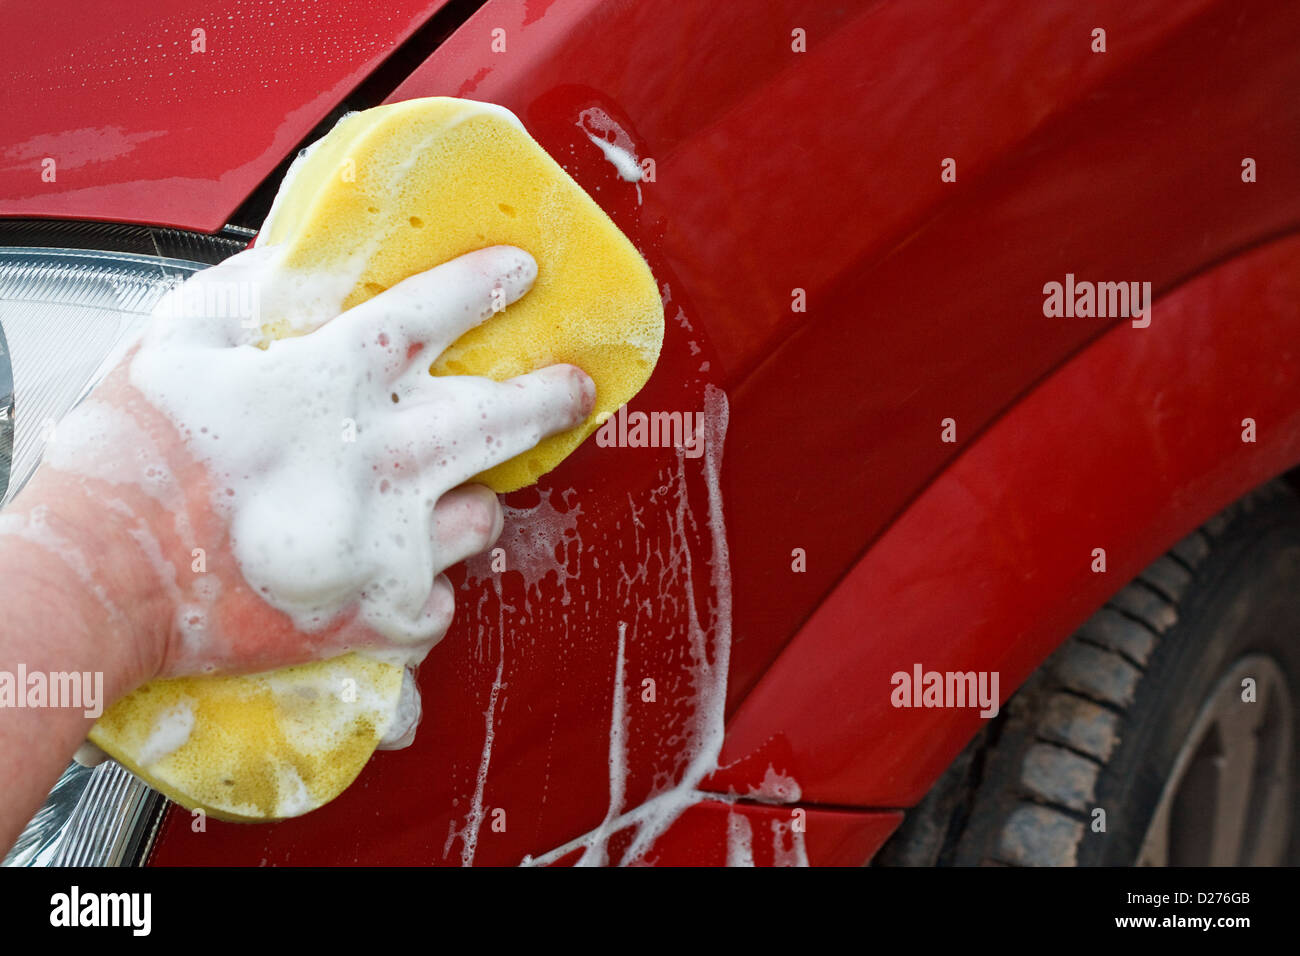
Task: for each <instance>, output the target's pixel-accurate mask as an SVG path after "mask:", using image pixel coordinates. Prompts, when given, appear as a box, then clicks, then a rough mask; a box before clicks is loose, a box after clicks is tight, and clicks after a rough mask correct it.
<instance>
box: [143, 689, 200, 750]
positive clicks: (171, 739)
mask: <svg viewBox="0 0 1300 956" xmlns="http://www.w3.org/2000/svg"><path fill="white" fill-rule="evenodd" d="M193 731H194V708H193V706H192V704H191V702H190V701H188V700H182V701H178V702H177V703H176V705H175V706H173V707H169V708H167V710H165V711H163V712H162V713H161V714H159V715H158V718H157V719H156V720H155V721H154V724H153V727H152V728H151V729H150V731H149V736H148V738H146V740H145V742H144V744H143V745H142V746H141V747H140V753H139V758H138V759H139V761H140V766H141V767H151V766H153V765H154V764H156V763H157V762H158V761H160V760H162V759H163V758H164V757H166V756H168V755H169V754H171V753H174V752H175V751H176V750H178V749H180V748H181V747H183V746H184V745H185V742H186V741H187V740H189V739H190V734H191V733H193Z"/></svg>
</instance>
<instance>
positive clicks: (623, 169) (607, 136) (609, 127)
mask: <svg viewBox="0 0 1300 956" xmlns="http://www.w3.org/2000/svg"><path fill="white" fill-rule="evenodd" d="M576 125H577V127H578V128H579V129H580V130H582V131H583V133H585V134H586V136H587V139H589V140H591V141H592V142H593V143H595V144H596V146H598V147H599V148H600V151H601V152H602V153H604V154H605V158H606V159H607V160H609V162H610V163H611V164H612V165H613V167H614V169H615V170H616V171H617V172H618V175H619V178H620V179H622V180H623V181H624V182H627V183H636V201H637V204H638V205H640V203H641V180H642V178H643V177H644V176H645V173H644V172H643V171H642V169H641V161H640V160H639V159H637V155H636V145H635V144H634V143H633V142H632V137H631V136H629V135H628V134H627V132H626V131H624V129H623V128H622V127H621V126H619V125H618V124H617V123H615V122H614V120H612V119H611V118H610V116H609V114H608V113H606V112H605V111H604V110H602V109H601V108H600V107H598V106H593V107H591V108H590V109H585V110H583V111H582V112H581V113H579V114H578V122H577V124H576Z"/></svg>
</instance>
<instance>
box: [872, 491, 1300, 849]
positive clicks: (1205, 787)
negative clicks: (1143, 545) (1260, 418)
mask: <svg viewBox="0 0 1300 956" xmlns="http://www.w3.org/2000/svg"><path fill="white" fill-rule="evenodd" d="M1297 703H1300V500H1298V499H1297V497H1296V495H1295V493H1294V492H1293V491H1292V490H1291V489H1290V488H1289V487H1288V486H1286V485H1285V484H1282V483H1281V482H1275V483H1273V484H1270V485H1268V486H1266V487H1265V488H1263V489H1261V490H1259V491H1257V492H1255V493H1253V494H1251V495H1249V496H1247V497H1246V498H1244V499H1242V500H1241V501H1240V502H1238V503H1237V504H1235V505H1234V506H1232V507H1231V508H1229V509H1228V510H1227V511H1225V512H1223V513H1222V514H1220V515H1218V516H1216V517H1215V518H1214V519H1211V520H1210V521H1209V522H1207V523H1206V524H1205V526H1203V527H1202V528H1200V529H1199V530H1197V531H1196V532H1194V533H1193V534H1191V535H1190V536H1188V537H1187V538H1186V539H1184V540H1183V541H1182V542H1180V543H1179V544H1178V545H1177V546H1175V547H1174V548H1173V549H1172V550H1171V551H1170V552H1169V553H1168V554H1167V555H1165V556H1164V557H1162V558H1160V559H1159V560H1158V561H1156V562H1155V563H1154V564H1153V565H1151V567H1149V568H1148V569H1147V570H1146V571H1144V572H1143V573H1142V574H1141V575H1139V577H1138V578H1137V579H1136V580H1135V581H1133V582H1132V583H1130V584H1129V585H1128V586H1127V587H1125V588H1124V589H1123V590H1122V591H1121V592H1120V593H1119V594H1117V595H1116V596H1115V598H1114V599H1112V600H1111V601H1110V602H1108V603H1107V605H1106V606H1105V607H1103V608H1102V609H1101V610H1100V611H1099V612H1097V614H1096V615H1094V616H1093V617H1092V618H1091V619H1090V620H1089V621H1088V622H1087V623H1086V624H1085V625H1084V626H1083V627H1082V628H1080V629H1079V631H1078V632H1077V633H1076V634H1075V635H1074V636H1073V637H1071V638H1070V640H1068V641H1067V642H1066V643H1065V644H1064V645H1063V646H1062V647H1061V648H1060V649H1059V650H1058V651H1057V652H1056V653H1055V654H1054V655H1053V656H1052V657H1051V658H1049V659H1048V661H1047V662H1045V663H1044V665H1043V666H1042V667H1041V668H1040V669H1039V670H1038V671H1037V672H1036V673H1035V674H1034V675H1033V677H1032V678H1031V679H1030V680H1029V681H1028V682H1026V684H1025V686H1024V687H1023V688H1021V690H1020V691H1019V692H1018V693H1017V694H1016V695H1015V696H1014V697H1013V698H1012V699H1011V700H1010V701H1008V703H1007V706H1006V707H1005V708H1003V711H1002V714H1000V715H999V717H998V718H996V719H995V720H994V721H993V722H991V724H990V726H989V727H988V728H986V730H985V731H983V732H982V733H981V734H980V735H979V736H978V737H977V738H976V739H975V740H974V741H972V743H971V745H970V746H969V747H968V748H967V750H966V751H965V752H963V754H962V756H961V758H959V759H958V760H957V761H956V762H954V765H953V767H952V768H950V770H949V772H948V773H946V774H945V775H944V778H943V779H941V780H940V781H939V783H938V784H937V785H936V787H935V789H934V790H933V791H932V792H931V794H929V795H928V796H927V797H926V800H925V801H923V802H922V804H921V805H920V806H918V807H917V808H916V810H915V811H914V812H913V814H911V815H910V816H909V819H908V820H907V821H906V822H905V823H904V825H903V826H902V827H901V828H900V830H899V832H898V833H897V834H896V835H895V837H894V838H893V839H892V840H891V841H890V843H889V844H888V845H887V846H886V847H885V848H884V849H882V851H881V853H880V854H878V857H877V862H878V863H880V864H883V865H890V864H903V865H906V864H921V863H938V864H957V865H979V864H986V865H1011V866H1074V865H1083V866H1089V865H1133V864H1137V865H1181V866H1190V865H1276V864H1280V863H1287V862H1294V861H1295V860H1296V859H1297V853H1296V847H1297V843H1298V842H1300V841H1297V838H1296V829H1297V827H1296V826H1295V816H1296V810H1297V807H1298V806H1300V801H1298V799H1297V797H1298V796H1300V791H1298V790H1297V772H1296V770H1297V766H1298V765H1300V753H1298V751H1297V747H1298V744H1300V737H1298V736H1297V726H1296V724H1297V710H1296V707H1297Z"/></svg>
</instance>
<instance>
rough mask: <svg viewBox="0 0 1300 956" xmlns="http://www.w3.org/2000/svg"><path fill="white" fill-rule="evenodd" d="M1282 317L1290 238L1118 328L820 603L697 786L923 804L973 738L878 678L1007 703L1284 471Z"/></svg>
mask: <svg viewBox="0 0 1300 956" xmlns="http://www.w3.org/2000/svg"><path fill="white" fill-rule="evenodd" d="M1297 303H1300V237H1292V238H1288V239H1285V240H1280V241H1278V242H1275V243H1272V244H1270V245H1268V246H1266V247H1264V248H1262V249H1259V250H1256V251H1254V252H1251V253H1250V254H1248V255H1246V256H1243V257H1241V258H1239V259H1236V260H1234V261H1233V262H1231V263H1229V264H1227V265H1224V266H1221V267H1219V268H1217V269H1214V270H1212V271H1211V272H1209V273H1207V274H1205V275H1203V276H1200V277H1199V278H1197V279H1195V280H1194V281H1192V282H1190V283H1188V284H1187V285H1185V286H1183V287H1182V288H1180V289H1179V290H1177V291H1176V292H1174V293H1173V294H1171V295H1170V296H1168V297H1167V298H1165V299H1162V300H1161V301H1159V302H1157V304H1156V309H1155V313H1154V316H1153V321H1152V324H1151V327H1150V328H1146V329H1133V328H1129V327H1125V326H1121V327H1119V328H1116V329H1114V330H1113V331H1111V332H1110V333H1108V334H1107V335H1106V336H1104V337H1103V338H1102V339H1101V340H1099V341H1098V342H1097V343H1096V344H1094V345H1093V346H1092V347H1090V348H1089V349H1088V350H1087V351H1086V352H1084V353H1083V354H1082V355H1080V356H1078V357H1077V358H1076V359H1075V360H1074V361H1073V362H1071V363H1070V364H1069V365H1067V366H1066V367H1065V368H1064V369H1062V370H1061V371H1060V372H1059V373H1057V374H1056V375H1054V376H1053V377H1052V378H1051V379H1050V380H1049V381H1048V382H1046V383H1045V384H1044V385H1043V386H1042V387H1040V388H1038V389H1036V390H1035V391H1034V392H1033V393H1032V394H1031V395H1029V396H1028V397H1027V398H1026V399H1025V401H1023V402H1021V403H1020V404H1018V405H1017V406H1016V407H1015V408H1014V409H1013V410H1012V411H1011V412H1009V413H1008V414H1007V415H1006V416H1004V417H1003V418H1002V419H1001V420H999V421H998V422H997V424H995V425H994V426H993V427H992V428H991V429H989V431H988V432H986V433H985V434H984V435H983V436H982V437H981V438H980V440H979V441H978V442H976V444H975V445H974V446H973V447H972V448H971V449H970V450H969V451H968V452H966V454H964V455H963V456H962V457H961V458H959V459H958V460H957V461H956V462H955V463H954V464H953V466H952V467H951V468H949V469H948V470H947V471H945V472H944V473H943V475H941V476H940V477H939V479H938V480H936V481H935V482H934V484H932V485H931V486H930V487H929V488H927V489H926V490H925V492H924V493H923V494H922V495H921V496H920V498H918V499H917V501H916V502H915V503H914V504H913V505H912V507H911V508H909V509H908V511H907V513H906V514H905V515H904V516H903V517H902V518H900V519H899V521H898V522H897V523H895V524H894V525H893V526H892V527H891V528H890V529H889V531H888V532H886V534H885V535H884V536H883V537H882V538H881V540H880V541H879V542H878V543H877V544H876V545H875V547H873V548H872V549H871V551H870V552H869V553H868V554H867V556H866V557H865V558H864V559H863V560H862V562H861V563H860V564H859V565H858V566H857V567H855V568H854V569H853V571H852V572H851V574H850V575H849V576H848V577H847V578H846V579H845V581H844V582H843V584H842V585H841V586H840V587H839V588H838V589H837V590H836V592H835V594H834V595H833V596H832V597H831V598H830V599H829V600H828V601H827V602H826V603H825V604H823V605H822V606H821V607H820V608H818V610H817V612H816V614H814V615H813V617H812V619H811V620H810V621H809V622H808V623H807V624H806V625H805V626H804V628H803V629H802V630H801V631H800V633H799V635H798V636H797V637H796V638H795V640H794V641H792V642H791V644H790V646H789V647H788V648H787V649H786V651H785V653H784V654H783V655H782V657H781V659H780V660H779V661H778V662H777V663H776V664H775V665H774V666H773V668H772V669H771V670H770V671H769V672H768V673H767V674H766V675H765V676H764V678H763V680H762V681H760V682H759V684H758V687H757V688H756V689H755V690H754V692H753V693H751V694H750V695H749V697H748V698H747V699H746V700H745V703H744V705H743V706H742V707H741V708H740V710H739V711H738V712H737V713H736V714H735V716H734V718H733V720H732V721H731V724H730V726H729V727H728V737H727V747H726V748H725V749H724V753H723V760H724V762H727V761H728V760H729V759H730V758H736V759H739V758H747V759H744V760H742V762H741V763H740V764H738V765H737V766H736V767H734V768H732V769H731V770H730V771H729V772H727V773H723V774H719V775H718V776H717V777H716V778H715V780H714V781H713V783H714V785H715V786H718V787H720V788H725V787H727V786H728V785H729V784H732V783H738V782H740V781H743V780H746V779H748V778H749V777H750V776H751V775H752V773H753V772H754V768H753V767H748V768H747V766H746V765H747V764H749V763H752V762H753V758H752V757H750V756H749V755H751V754H758V755H761V756H762V757H763V758H765V759H762V760H760V761H759V762H758V763H759V767H760V768H761V769H766V767H767V765H768V763H769V762H774V763H775V764H776V767H777V769H778V770H780V771H781V772H784V773H789V774H791V775H792V776H794V778H795V779H797V780H798V781H799V783H800V785H801V787H802V789H803V797H804V799H805V800H810V801H813V802H817V801H821V802H826V803H864V804H879V805H898V806H907V805H910V804H912V803H913V802H915V801H916V800H918V799H920V797H921V796H922V795H923V794H924V792H925V791H926V790H927V789H928V787H929V786H930V784H931V783H932V782H933V780H934V779H935V778H936V777H937V776H938V775H939V773H941V772H942V770H943V769H944V767H946V766H947V765H948V763H949V762H950V761H951V759H952V758H953V757H954V756H955V755H956V753H957V752H958V751H959V750H960V749H961V748H962V747H963V746H964V745H965V743H966V741H967V740H968V739H969V738H970V736H971V735H972V734H973V733H974V732H975V730H976V729H977V726H978V724H979V722H980V721H979V718H978V717H976V716H975V713H974V712H973V711H970V710H942V709H929V710H926V709H910V708H908V709H904V708H898V709H895V708H894V707H892V706H891V703H890V693H891V691H892V690H893V685H892V684H891V683H890V677H891V675H892V674H893V673H894V672H896V671H905V672H908V673H911V671H912V668H913V665H914V664H916V663H920V664H922V665H923V667H924V669H925V670H927V671H928V670H936V671H967V670H998V671H1000V672H1001V678H1000V690H1001V691H1002V694H1003V696H1004V697H1005V696H1009V695H1010V694H1011V692H1012V691H1014V690H1015V688H1016V687H1017V686H1019V684H1020V683H1021V682H1023V680H1024V679H1025V678H1026V677H1027V676H1028V675H1029V674H1030V672H1032V671H1033V670H1034V668H1035V667H1036V666H1037V665H1038V663H1039V662H1040V661H1041V660H1042V659H1043V657H1044V656H1046V655H1047V654H1048V653H1050V651H1051V650H1052V649H1053V648H1054V647H1055V646H1056V645H1057V644H1058V643H1059V642H1060V641H1061V639H1062V638H1063V637H1064V636H1065V635H1067V634H1069V633H1070V632H1071V631H1072V630H1074V628H1076V627H1077V626H1078V625H1079V624H1081V623H1082V622H1083V621H1084V620H1086V619H1087V618H1088V617H1089V616H1090V615H1091V614H1092V612H1093V610H1095V609H1096V608H1097V607H1098V606H1099V605H1100V604H1101V603H1102V602H1104V601H1105V600H1107V599H1108V598H1109V597H1110V596H1111V595H1112V594H1114V593H1115V591H1117V590H1118V589H1119V588H1120V587H1121V586H1122V585H1123V584H1124V583H1125V582H1127V581H1128V580H1130V579H1131V578H1132V577H1133V576H1134V575H1136V574H1137V573H1138V572H1139V571H1141V570H1142V569H1143V568H1144V567H1145V566H1146V565H1147V564H1148V563H1150V562H1151V561H1152V560H1153V559H1154V558H1156V557H1158V556H1159V555H1160V554H1162V553H1163V552H1164V551H1166V550H1167V549H1168V548H1169V546H1170V545H1171V544H1173V543H1174V542H1175V541H1177V540H1178V539H1179V538H1181V537H1182V536H1183V535H1185V534H1186V533H1187V532H1188V531H1189V530H1190V529H1191V528H1192V527H1194V526H1195V525H1197V524H1199V523H1200V522H1201V521H1203V520H1204V519H1205V518H1208V517H1209V516H1210V515H1212V514H1214V513H1215V512H1216V511H1218V510H1219V509H1220V508H1222V507H1223V506H1224V505H1226V504H1228V503H1229V502H1231V501H1234V500H1236V499H1237V498H1239V497H1240V496H1241V495H1242V494H1244V493H1245V492H1246V491H1248V490H1250V489H1251V488H1254V487H1257V486H1258V485H1260V484H1262V483H1263V482H1265V481H1267V480H1268V479H1269V478H1272V477H1273V476H1275V475H1277V474H1279V473H1281V472H1282V471H1284V470H1287V469H1289V468H1291V467H1294V466H1295V465H1296V463H1297V462H1300V376H1297V374H1296V372H1297V369H1298V368H1300V305H1297ZM1245 418H1253V419H1254V420H1255V421H1256V423H1257V426H1258V431H1257V437H1258V441H1257V442H1256V443H1253V444H1251V443H1245V442H1243V441H1242V420H1243V419H1245ZM1098 547H1100V548H1105V549H1106V559H1107V571H1106V573H1105V574H1094V573H1093V572H1092V570H1091V563H1092V549H1093V548H1098ZM774 715H777V716H774ZM746 769H748V771H749V772H748V773H746V772H745V771H746Z"/></svg>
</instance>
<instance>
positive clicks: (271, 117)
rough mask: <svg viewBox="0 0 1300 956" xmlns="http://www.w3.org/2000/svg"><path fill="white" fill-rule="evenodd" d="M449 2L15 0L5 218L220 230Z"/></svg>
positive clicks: (0, 65)
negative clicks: (47, 170) (49, 172)
mask: <svg viewBox="0 0 1300 956" xmlns="http://www.w3.org/2000/svg"><path fill="white" fill-rule="evenodd" d="M445 2H446V0H385V2H384V3H382V4H376V3H373V2H370V0H313V2H312V3H302V2H301V0H246V2H244V3H236V4H230V3H219V2H214V0H168V2H167V3H165V4H162V3H158V2H156V0H155V2H141V0H135V2H130V3H90V2H84V0H83V2H68V3H47V2H44V0H9V2H7V3H5V5H4V9H3V13H2V14H0V89H3V90H4V102H5V106H4V109H2V110H0V216H26V217H41V216H49V217H62V218H74V219H101V220H120V221H123V222H141V223H150V224H156V225H167V226H180V227H183V228H188V229H199V230H203V231H206V232H211V231H215V230H217V229H220V228H221V227H222V226H223V225H225V224H226V223H227V222H228V221H229V216H230V214H231V213H232V212H233V211H234V210H235V209H236V208H237V207H238V206H239V204H240V203H242V202H243V201H244V200H245V199H246V198H247V197H248V194H249V193H250V192H252V191H253V189H254V188H256V187H257V185H258V184H259V183H261V182H262V180H263V179H265V178H266V176H267V175H268V174H269V173H270V172H271V171H272V170H273V169H275V167H276V165H277V164H278V163H279V162H280V161H281V160H282V159H284V157H285V156H286V155H287V154H288V153H289V151H290V150H292V149H293V148H294V147H295V146H296V145H297V144H298V142H299V141H300V140H301V139H302V138H303V137H304V136H306V135H307V133H308V132H309V131H310V130H311V129H312V127H313V126H315V125H316V124H317V123H318V122H320V120H321V119H323V118H324V117H325V116H326V115H327V114H328V113H329V111H330V110H331V109H333V108H334V106H336V105H337V104H338V103H339V102H340V101H341V100H342V99H343V97H344V96H345V95H347V93H348V92H349V91H351V90H352V89H353V88H354V87H355V86H356V85H357V84H358V83H360V82H361V80H363V79H364V78H365V77H366V76H368V75H369V74H370V72H371V71H372V70H374V68H375V67H376V66H378V65H379V63H380V62H382V61H383V59H384V58H385V57H386V56H388V54H389V53H391V52H392V50H393V47H394V46H395V45H397V44H399V43H400V42H401V41H402V40H404V39H405V38H406V37H407V36H409V35H410V34H411V33H412V32H413V31H414V30H415V29H416V28H417V27H419V26H420V25H421V24H422V23H423V22H424V21H425V20H427V19H428V18H429V17H430V16H432V15H433V13H434V12H435V11H436V10H437V9H438V8H439V7H441V6H443V5H444V3H445ZM195 30H202V31H204V32H203V34H202V41H203V46H204V50H203V51H202V52H197V51H195V50H194V45H195V40H196V37H195V34H194V32H193V31H195ZM47 158H49V159H53V160H54V161H55V172H56V179H55V181H54V182H47V181H45V180H44V179H43V178H42V172H43V166H42V163H43V161H44V160H45V159H47Z"/></svg>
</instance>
